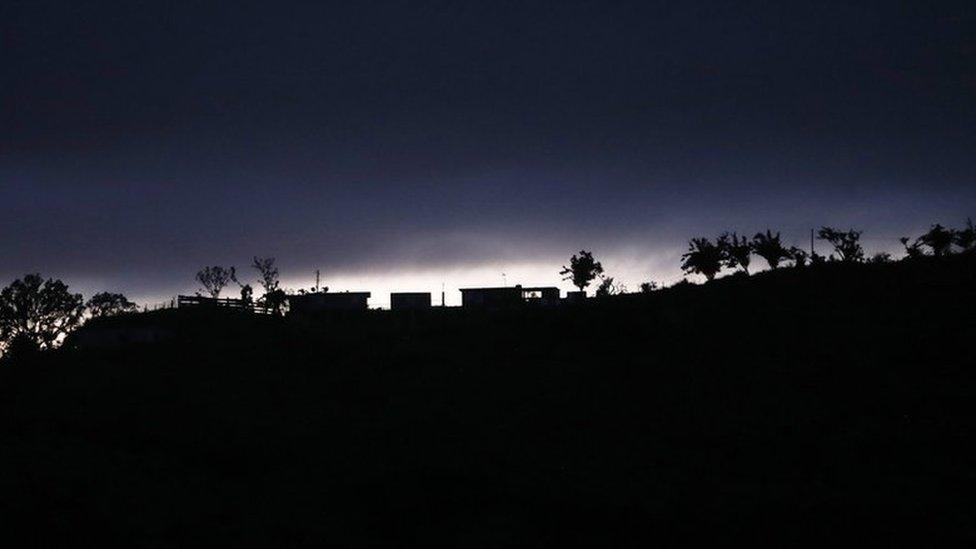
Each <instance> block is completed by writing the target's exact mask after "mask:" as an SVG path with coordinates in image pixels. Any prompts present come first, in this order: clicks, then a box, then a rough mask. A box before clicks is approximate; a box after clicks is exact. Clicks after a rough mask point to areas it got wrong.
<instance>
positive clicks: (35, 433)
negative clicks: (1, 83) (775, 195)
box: [0, 258, 976, 547]
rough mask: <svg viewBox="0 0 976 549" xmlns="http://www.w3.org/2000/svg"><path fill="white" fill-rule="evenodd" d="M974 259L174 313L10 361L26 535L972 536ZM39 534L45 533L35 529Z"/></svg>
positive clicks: (13, 486)
mask: <svg viewBox="0 0 976 549" xmlns="http://www.w3.org/2000/svg"><path fill="white" fill-rule="evenodd" d="M973 283H974V268H973V262H972V260H971V259H963V258H953V259H952V260H951V261H946V262H935V261H926V262H917V263H900V264H895V265H886V266H866V265H864V266H854V267H846V266H842V265H828V266H825V267H824V268H821V269H811V270H804V271H787V272H778V273H772V274H766V275H761V276H754V277H752V278H749V279H745V278H739V277H733V278H728V279H724V280H720V281H717V282H715V283H713V284H709V285H707V286H704V287H679V288H675V289H671V290H667V291H662V292H658V293H655V294H654V295H652V296H650V297H646V298H644V297H640V296H635V297H628V296H624V297H621V298H618V299H612V300H609V301H604V302H602V303H588V304H586V306H581V307H577V308H560V309H552V310H541V309H540V310H526V311H519V312H496V313H487V312H485V313H470V312H469V313H465V312H462V311H459V310H449V311H431V312H430V314H426V315H393V314H390V313H388V312H376V313H371V314H369V315H364V316H359V317H346V318H332V319H319V320H316V321H311V320H308V321H281V320H277V321H276V319H270V318H257V317H247V316H241V315H230V316H227V315H208V314H203V313H198V314H186V313H187V311H169V312H164V313H162V314H156V315H153V314H150V315H141V316H139V317H134V318H130V319H126V320H119V322H129V323H133V322H134V323H148V324H152V325H159V326H166V327H168V328H169V329H172V330H173V331H174V333H175V334H176V338H175V339H174V340H172V341H170V342H168V343H165V344H157V345H143V346H133V347H130V348H125V349H122V350H115V351H102V352H92V351H83V350H72V349H64V350H62V351H60V352H57V353H53V354H51V355H47V356H43V357H41V358H39V359H37V360H35V361H33V362H30V363H19V364H14V365H7V366H6V367H5V368H3V371H2V374H0V383H2V387H0V460H2V466H0V527H2V530H3V532H4V535H3V537H4V538H5V539H14V536H22V537H23V538H22V539H26V540H28V541H30V540H33V541H34V542H35V543H36V544H37V545H40V546H53V545H51V544H52V543H55V542H67V543H72V544H74V543H79V542H80V541H85V543H86V544H87V543H88V540H117V541H123V542H128V543H131V544H134V545H136V546H173V545H186V544H195V543H201V544H202V543H212V544H216V543H234V544H238V545H240V544H243V545H255V546H266V545H272V544H283V545H302V544H308V545H321V544H323V542H332V543H333V544H335V545H339V546H380V547H389V546H417V545H431V544H434V545H439V544H448V543H449V544H451V545H453V546H457V547H510V546H515V545H525V544H532V545H535V546H539V545H543V546H551V545H560V546H562V545H580V544H585V545H590V546H610V547H614V546H623V547H628V546H633V547H641V546H644V544H645V542H648V541H665V542H670V543H681V542H691V541H701V540H713V541H718V542H733V541H753V542H759V543H762V542H769V541H776V542H782V543H784V544H786V545H821V544H822V543H824V542H828V543H829V542H838V541H854V542H873V543H879V542H880V543H884V542H898V543H899V544H905V543H909V542H913V541H922V540H926V541H927V542H928V543H927V544H928V545H931V544H932V542H938V541H940V540H941V541H946V540H950V539H953V540H969V541H970V542H972V541H976V522H974V517H976V505H974V503H973V497H972V494H973V493H974V488H976V452H974V451H973V450H972V448H970V443H971V442H972V441H971V439H972V437H973V425H974V424H976V423H974V420H976V400H974V398H973V397H974V382H976V372H974V364H976V360H974V359H976V352H974V341H976V323H974V316H973V310H974V309H973V305H974V303H976V298H974V290H973V288H974V286H973ZM27 545H29V543H28V544H27Z"/></svg>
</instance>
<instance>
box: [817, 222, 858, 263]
mask: <svg viewBox="0 0 976 549" xmlns="http://www.w3.org/2000/svg"><path fill="white" fill-rule="evenodd" d="M817 239H818V240H826V241H827V242H829V243H830V245H831V246H833V247H834V251H835V252H837V255H838V256H839V259H840V260H841V261H844V262H847V263H853V262H857V261H863V260H864V249H863V248H861V243H860V240H861V231H855V230H854V229H850V230H848V231H847V232H844V231H838V230H837V229H833V228H831V227H821V228H820V230H819V231H818V232H817Z"/></svg>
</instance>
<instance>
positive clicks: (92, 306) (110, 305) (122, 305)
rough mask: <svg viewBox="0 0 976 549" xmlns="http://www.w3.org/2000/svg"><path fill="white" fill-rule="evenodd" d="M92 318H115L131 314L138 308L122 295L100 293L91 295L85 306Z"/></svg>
mask: <svg viewBox="0 0 976 549" xmlns="http://www.w3.org/2000/svg"><path fill="white" fill-rule="evenodd" d="M85 307H86V308H87V309H88V312H89V314H91V316H92V317H100V316H115V315H119V314H122V313H131V312H133V311H135V310H136V309H138V306H137V305H136V304H135V303H133V302H131V301H129V299H128V298H127V297H125V295H123V294H113V293H110V292H101V293H97V294H95V295H93V296H92V297H91V299H89V300H88V303H86V304H85Z"/></svg>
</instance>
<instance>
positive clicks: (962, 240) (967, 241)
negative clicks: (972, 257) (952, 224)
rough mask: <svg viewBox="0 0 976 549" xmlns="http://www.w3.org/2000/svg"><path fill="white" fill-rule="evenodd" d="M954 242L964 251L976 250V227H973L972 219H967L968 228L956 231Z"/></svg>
mask: <svg viewBox="0 0 976 549" xmlns="http://www.w3.org/2000/svg"><path fill="white" fill-rule="evenodd" d="M953 242H954V243H955V245H956V246H959V248H960V249H962V251H963V253H966V252H972V251H976V228H973V220H972V219H966V228H964V229H959V230H957V231H956V232H955V238H954V239H953Z"/></svg>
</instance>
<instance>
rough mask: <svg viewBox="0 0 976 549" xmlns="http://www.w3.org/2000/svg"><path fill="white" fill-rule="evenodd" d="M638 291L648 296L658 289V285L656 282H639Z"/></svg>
mask: <svg viewBox="0 0 976 549" xmlns="http://www.w3.org/2000/svg"><path fill="white" fill-rule="evenodd" d="M639 289H640V293H642V294H649V293H651V292H653V291H656V290H657V289H658V284H657V282H654V281H653V280H651V281H648V282H641V283H640V287H639Z"/></svg>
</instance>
